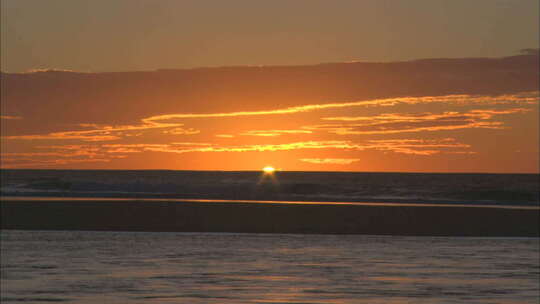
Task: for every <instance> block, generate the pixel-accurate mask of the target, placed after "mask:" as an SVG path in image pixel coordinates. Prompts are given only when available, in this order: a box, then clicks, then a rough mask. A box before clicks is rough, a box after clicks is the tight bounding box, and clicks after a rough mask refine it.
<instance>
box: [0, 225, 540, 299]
mask: <svg viewBox="0 0 540 304" xmlns="http://www.w3.org/2000/svg"><path fill="white" fill-rule="evenodd" d="M1 242H2V243H1V245H2V246H1V291H2V293H1V302H2V303H22V302H24V303H50V302H66V303H224V304H227V303H514V304H515V303H538V301H539V299H540V286H539V284H540V283H539V279H540V260H539V254H540V240H539V239H538V238H440V237H439V238H432V237H395V236H386V237H382V236H359V235H342V236H337V235H279V234H274V235H271V234H226V233H214V234H209V233H148V232H92V231H86V232H82V231H80V232H77V231H15V230H11V231H10V230H4V231H2V232H1Z"/></svg>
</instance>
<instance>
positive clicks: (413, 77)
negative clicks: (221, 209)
mask: <svg viewBox="0 0 540 304" xmlns="http://www.w3.org/2000/svg"><path fill="white" fill-rule="evenodd" d="M0 6H1V10H0V14H1V18H0V23H1V27H0V33H1V37H0V38H1V43H0V53H1V72H2V73H1V74H0V83H1V90H0V98H1V99H0V101H1V103H0V105H1V107H0V126H1V134H0V135H1V138H0V148H1V150H0V167H1V168H47V169H50V168H80V169H175V170H260V169H261V168H262V167H264V166H266V165H271V166H274V167H276V168H280V169H282V170H318V171H326V170H331V171H408V172H538V171H539V148H538V147H539V131H538V129H539V121H538V111H539V110H538V104H539V90H540V88H539V85H540V84H539V62H538V57H539V52H538V44H539V43H540V41H539V30H538V28H539V19H540V15H539V14H540V13H539V2H538V1H536V0H523V1H493V0H475V1H470V0H452V1H446V0H410V1H386V0H364V1H355V0H340V1H325V0H298V1H288V0H275V1H251V0H230V1H214V0H196V1H191V0H185V1H176V0H160V1H151V0H114V1H110V0H93V1H72V0H48V1H34V0H2V1H1V2H0Z"/></svg>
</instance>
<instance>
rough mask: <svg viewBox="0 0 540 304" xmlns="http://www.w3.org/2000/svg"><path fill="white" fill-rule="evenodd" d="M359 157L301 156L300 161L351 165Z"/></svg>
mask: <svg viewBox="0 0 540 304" xmlns="http://www.w3.org/2000/svg"><path fill="white" fill-rule="evenodd" d="M359 160H360V159H358V158H301V159H300V161H303V162H306V163H312V164H323V165H326V164H332V165H349V164H352V163H354V162H357V161H359Z"/></svg>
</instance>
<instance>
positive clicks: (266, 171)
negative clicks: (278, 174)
mask: <svg viewBox="0 0 540 304" xmlns="http://www.w3.org/2000/svg"><path fill="white" fill-rule="evenodd" d="M262 170H263V172H264V174H273V173H274V172H275V171H276V169H274V167H272V166H266V167H264V168H263V169H262Z"/></svg>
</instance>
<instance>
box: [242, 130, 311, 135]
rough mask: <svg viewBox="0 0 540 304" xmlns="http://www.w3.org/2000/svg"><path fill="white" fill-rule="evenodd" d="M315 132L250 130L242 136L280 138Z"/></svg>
mask: <svg viewBox="0 0 540 304" xmlns="http://www.w3.org/2000/svg"><path fill="white" fill-rule="evenodd" d="M311 133H313V132H311V131H309V130H250V131H246V132H243V133H241V134H240V135H247V136H267V137H272V136H280V135H283V134H311Z"/></svg>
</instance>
